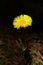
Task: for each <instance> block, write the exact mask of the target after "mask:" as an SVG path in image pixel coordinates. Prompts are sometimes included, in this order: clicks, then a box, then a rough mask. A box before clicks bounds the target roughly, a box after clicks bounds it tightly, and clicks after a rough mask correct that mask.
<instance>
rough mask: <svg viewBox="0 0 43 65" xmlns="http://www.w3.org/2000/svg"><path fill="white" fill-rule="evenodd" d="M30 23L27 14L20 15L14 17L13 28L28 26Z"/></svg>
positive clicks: (30, 19)
mask: <svg viewBox="0 0 43 65" xmlns="http://www.w3.org/2000/svg"><path fill="white" fill-rule="evenodd" d="M31 25H32V18H31V17H30V16H28V15H20V16H17V17H16V18H14V20H13V26H14V28H17V29H19V28H20V27H23V28H25V27H28V26H31Z"/></svg>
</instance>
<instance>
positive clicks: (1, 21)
mask: <svg viewBox="0 0 43 65" xmlns="http://www.w3.org/2000/svg"><path fill="white" fill-rule="evenodd" d="M20 14H27V15H30V16H31V17H32V19H33V23H32V26H31V29H32V30H33V31H42V32H43V0H39V1H38V0H34V1H33V0H0V26H1V25H2V26H5V27H7V28H9V29H13V26H12V22H13V19H14V17H15V16H17V15H20ZM27 29H28V28H27Z"/></svg>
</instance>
